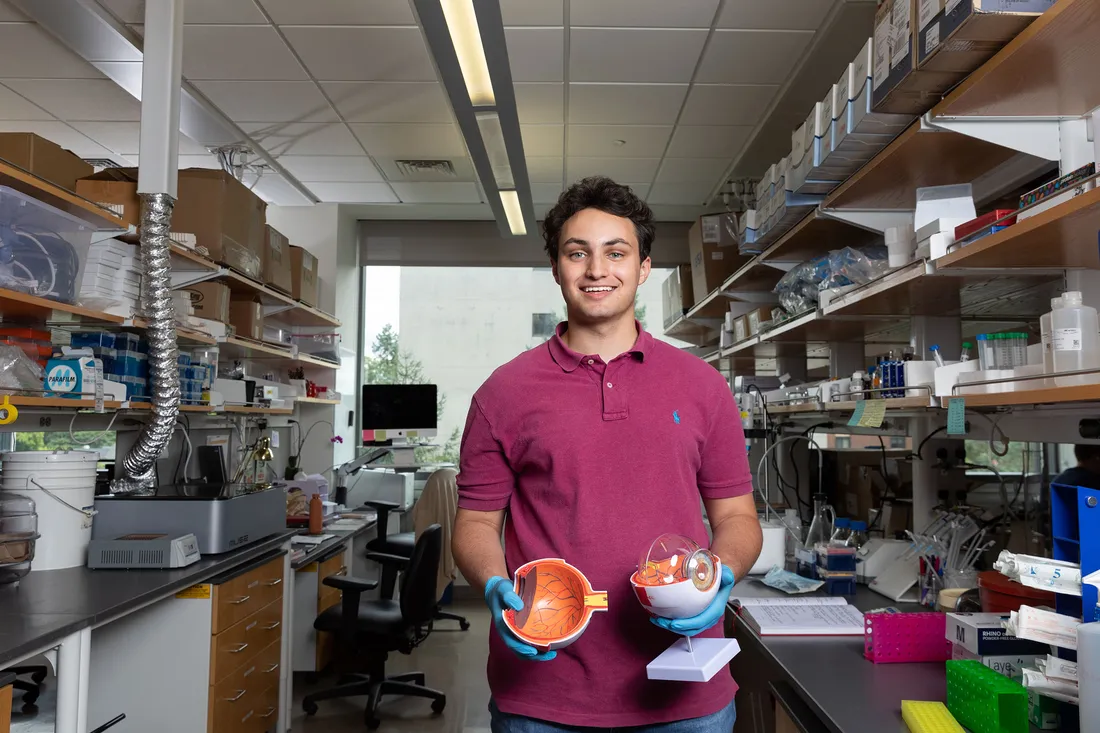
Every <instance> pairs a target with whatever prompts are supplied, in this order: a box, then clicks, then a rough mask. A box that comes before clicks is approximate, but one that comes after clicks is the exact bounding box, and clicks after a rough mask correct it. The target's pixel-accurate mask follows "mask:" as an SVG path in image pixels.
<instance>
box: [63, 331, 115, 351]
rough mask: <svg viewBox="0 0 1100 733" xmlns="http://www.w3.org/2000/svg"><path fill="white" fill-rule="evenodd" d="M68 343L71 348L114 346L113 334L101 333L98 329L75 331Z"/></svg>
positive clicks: (111, 347)
mask: <svg viewBox="0 0 1100 733" xmlns="http://www.w3.org/2000/svg"><path fill="white" fill-rule="evenodd" d="M69 343H70V345H71V346H72V347H73V348H82V347H85V346H103V347H106V348H110V349H113V348H114V346H115V334H113V333H101V332H98V331H77V332H75V333H74V334H73V335H72V337H71V339H70V341H69Z"/></svg>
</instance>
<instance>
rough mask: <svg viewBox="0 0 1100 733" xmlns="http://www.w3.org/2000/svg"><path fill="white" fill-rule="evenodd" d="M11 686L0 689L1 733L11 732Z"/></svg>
mask: <svg viewBox="0 0 1100 733" xmlns="http://www.w3.org/2000/svg"><path fill="white" fill-rule="evenodd" d="M11 694H12V689H11V685H8V686H7V687H4V688H0V733H10V731H11Z"/></svg>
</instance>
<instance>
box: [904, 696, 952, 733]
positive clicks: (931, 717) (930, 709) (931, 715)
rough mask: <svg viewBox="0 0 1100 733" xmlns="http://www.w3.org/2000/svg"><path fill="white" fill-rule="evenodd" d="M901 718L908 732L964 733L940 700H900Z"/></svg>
mask: <svg viewBox="0 0 1100 733" xmlns="http://www.w3.org/2000/svg"><path fill="white" fill-rule="evenodd" d="M901 719H902V720H904V721H905V725H907V726H908V727H909V733H966V730H965V729H964V728H963V727H962V726H961V725H959V724H958V722H956V720H955V718H954V716H952V715H951V712H950V711H949V710H948V709H947V706H946V705H944V704H943V703H942V702H927V701H922V700H902V701H901Z"/></svg>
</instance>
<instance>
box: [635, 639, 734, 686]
mask: <svg viewBox="0 0 1100 733" xmlns="http://www.w3.org/2000/svg"><path fill="white" fill-rule="evenodd" d="M739 651H741V646H740V645H739V644H738V643H737V640H736V639H711V638H707V639H692V638H691V637H690V636H683V637H680V638H679V639H677V640H676V643H674V644H673V645H672V646H670V647H669V648H668V649H665V650H664V651H663V652H661V655H660V656H659V657H657V658H656V659H654V660H653V661H652V662H650V663H649V664H647V665H646V668H645V671H646V677H648V678H649V679H651V680H670V681H673V682H707V681H709V680H710V678H711V677H713V676H714V675H716V674H718V672H719V670H721V669H722V668H723V667H725V666H726V665H727V664H729V663H730V660H731V659H733V658H734V657H736V656H737V653H738V652H739Z"/></svg>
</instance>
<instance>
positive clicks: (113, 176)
mask: <svg viewBox="0 0 1100 733" xmlns="http://www.w3.org/2000/svg"><path fill="white" fill-rule="evenodd" d="M121 170H124V169H120V168H108V169H107V170H104V171H100V172H99V173H94V174H92V175H90V176H87V177H85V178H81V179H80V180H79V181H77V182H76V189H75V191H76V195H77V196H82V197H84V198H86V199H88V200H89V201H91V202H92V203H95V204H99V205H100V206H102V207H104V208H107V209H110V210H111V211H113V212H114V213H115V214H117V215H118V216H119V217H120V218H121V219H122V220H123V221H124V222H126V223H127V224H129V225H130V226H134V227H136V226H137V225H138V224H139V223H141V199H140V198H138V192H137V181H132V180H129V179H128V178H127V177H125V176H123V175H120V174H119V173H118V171H121Z"/></svg>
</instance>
